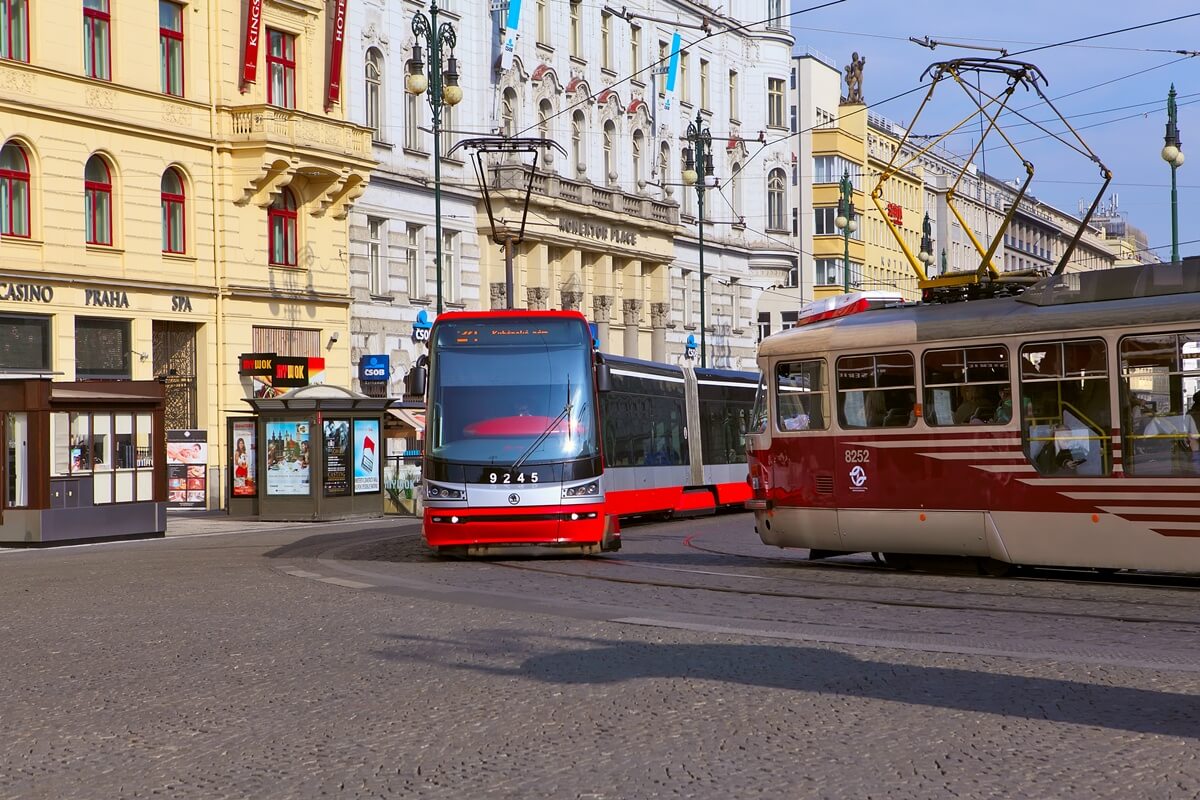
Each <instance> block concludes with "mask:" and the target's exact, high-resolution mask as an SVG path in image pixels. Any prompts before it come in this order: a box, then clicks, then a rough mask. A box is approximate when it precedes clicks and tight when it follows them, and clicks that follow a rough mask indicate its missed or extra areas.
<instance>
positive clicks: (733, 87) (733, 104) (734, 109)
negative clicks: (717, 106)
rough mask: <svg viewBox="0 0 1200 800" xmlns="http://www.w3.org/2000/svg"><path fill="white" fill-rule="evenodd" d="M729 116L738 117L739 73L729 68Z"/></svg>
mask: <svg viewBox="0 0 1200 800" xmlns="http://www.w3.org/2000/svg"><path fill="white" fill-rule="evenodd" d="M729 118H730V119H733V120H736V119H738V74H737V73H736V72H734V71H733V70H729Z"/></svg>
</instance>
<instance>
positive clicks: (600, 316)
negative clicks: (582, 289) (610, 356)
mask: <svg viewBox="0 0 1200 800" xmlns="http://www.w3.org/2000/svg"><path fill="white" fill-rule="evenodd" d="M612 302H613V299H612V297H611V296H609V295H606V294H598V295H594V296H593V297H592V314H593V316H594V318H595V322H596V339H597V340H598V341H599V342H600V349H601V351H603V352H605V353H611V352H612V350H611V349H610V348H609V346H608V321H609V318H610V317H611V316H612Z"/></svg>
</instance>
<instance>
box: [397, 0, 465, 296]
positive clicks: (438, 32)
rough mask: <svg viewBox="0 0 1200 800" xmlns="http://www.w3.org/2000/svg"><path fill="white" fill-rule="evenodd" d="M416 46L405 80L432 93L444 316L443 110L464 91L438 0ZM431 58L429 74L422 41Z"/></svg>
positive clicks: (416, 22) (420, 18)
mask: <svg viewBox="0 0 1200 800" xmlns="http://www.w3.org/2000/svg"><path fill="white" fill-rule="evenodd" d="M412 30H413V35H414V36H415V41H414V43H413V52H412V58H411V59H409V61H408V75H406V76H405V78H404V88H405V89H406V90H407V91H408V92H409V93H410V94H415V95H419V94H424V93H425V90H426V89H428V90H429V94H428V96H427V97H426V100H428V101H429V109H430V111H431V112H432V113H433V225H434V234H433V235H434V237H435V238H436V241H435V243H434V246H435V248H436V250H435V253H436V264H435V265H434V268H435V270H436V274H437V313H439V314H441V313H442V135H441V134H442V106H443V105H446V106H456V105H458V104H459V102H460V101H461V100H462V97H463V90H462V87H461V86H459V85H458V59H456V58H455V57H454V45H455V42H456V41H457V36H456V35H455V33H454V26H453V25H451V24H450V23H449V22H443V23H441V24H440V25H439V24H438V6H437V0H430V3H429V15H428V16H426V15H425V14H424V13H422V12H420V11H418V12H417V13H415V14H413V21H412ZM422 39H424V40H425V46H426V49H427V52H428V54H429V71H428V74H427V73H426V70H425V62H424V61H423V59H422V58H421V56H422V55H423V54H422V52H421V40H422ZM443 48H447V49H449V51H450V57H449V58H448V59H446V68H445V70H444V71H443V69H442V50H443Z"/></svg>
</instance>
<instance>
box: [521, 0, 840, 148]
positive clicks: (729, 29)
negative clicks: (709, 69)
mask: <svg viewBox="0 0 1200 800" xmlns="http://www.w3.org/2000/svg"><path fill="white" fill-rule="evenodd" d="M845 2H847V0H828V2H825V3H821V4H819V5H815V6H809V7H808V8H802V9H800V10H798V11H792V12H789V13H787V14H777V15H772V16H769V17H767V18H766V19H760V20H758V21H756V22H746V23H743V24H741V25H727V26H726V27H725V28H724V29H723V30H719V31H713V32H712V33H710V34H707V35H705V36H703V37H701V38H699V39H696V40H695V41H692V42H688V43H687V44H681V45H680V48H679V50H678V52H681V53H682V52H683V51H684V50H687V49H688V48H689V47H694V46H696V45H698V44H701V43H703V42H707V41H708V40H709V39H714V38H716V37H718V36H721V35H724V34H726V33H733V32H735V31H744V30H748V29H749V28H753V27H754V26H756V25H766V24H767V23H769V22H775V21H777V20H782V19H787V18H789V17H796V16H799V15H801V14H807V13H808V12H810V11H820V10H821V9H823V8H829V7H831V6H836V5H841V4H842V3H845ZM672 55H674V53H673V52H672V53H667V55H666V56H665V57H663V58H659V59H657V60H655V61H651V62H650V63H649V64H647V65H646V66H644V67H642V68H641V69H639V70H637V71H636V72H631V73H630V74H628V75H626V76H625V77H623V78H621V79H620V80H617V81H614V82H613V83H611V84H609V85H607V86H605V87H604V89H602V90H601V92H603V91H606V90H609V89H612V88H614V87H617V86H620V85H622V84H624V83H628V82H630V81H632V80H633V79H634V78H636V77H637V76H638V75H641V74H642V73H643V72H648V71H650V70H652V69H654V68H655V67H657V66H659V65H660V64H662V63H664V62H666V61H669V60H670V58H671V56H672ZM599 95H600V92H597V93H595V94H590V95H588V96H587V97H585V98H583V99H582V100H577V101H576V102H574V103H572V104H570V105H568V106H565V107H564V108H561V109H559V110H558V111H555V112H554V113H553V114H551V115H550V116H548V117H546V118H545V119H543V120H539V121H538V122H535V123H534V124H533V125H529V126H527V127H525V128H522V129H521V130H520V131H517V133H516V134H514V136H515V137H521V136H524V135H525V134H526V133H529V132H530V131H532V130H534V129H535V128H537V127H538V126H539V125H543V124H545V123H546V122H549V121H550V120H552V119H554V118H555V117H557V116H559V115H561V114H565V113H567V112H568V111H571V110H572V109H574V108H578V107H579V106H581V105H583V104H584V103H587V102H589V101H590V100H593V99H595V98H596V97H598V96H599Z"/></svg>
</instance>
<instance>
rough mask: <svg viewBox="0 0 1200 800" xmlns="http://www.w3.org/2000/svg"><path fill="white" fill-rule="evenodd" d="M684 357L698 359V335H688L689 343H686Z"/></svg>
mask: <svg viewBox="0 0 1200 800" xmlns="http://www.w3.org/2000/svg"><path fill="white" fill-rule="evenodd" d="M683 357H684V358H695V357H696V335H695V334H694V333H689V334H688V338H687V341H686V342H685V343H684V347H683Z"/></svg>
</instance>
